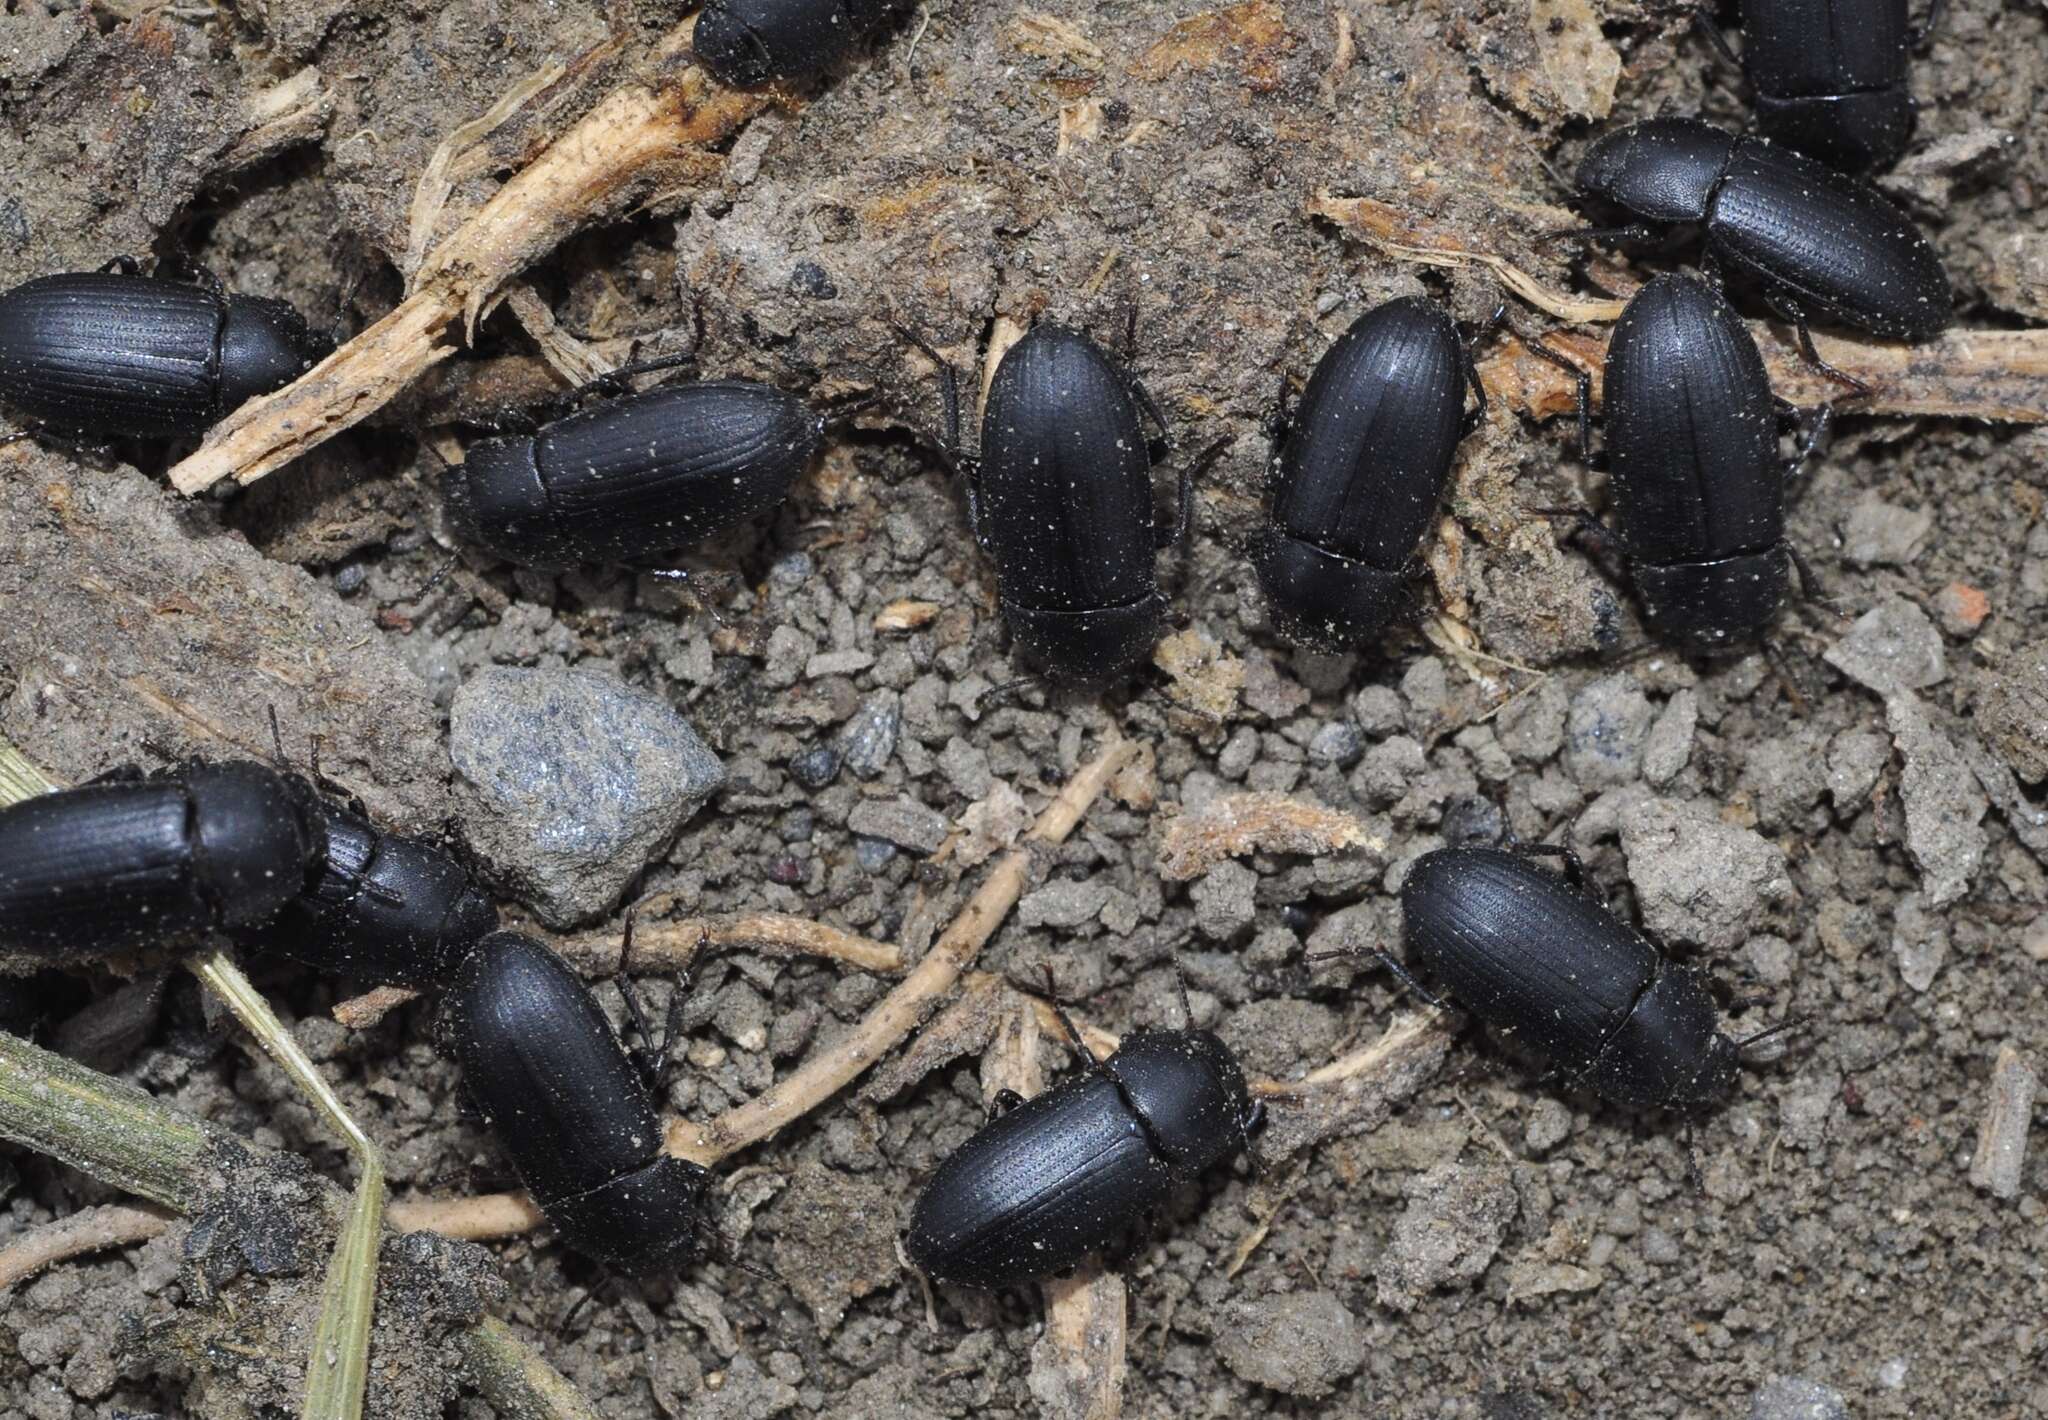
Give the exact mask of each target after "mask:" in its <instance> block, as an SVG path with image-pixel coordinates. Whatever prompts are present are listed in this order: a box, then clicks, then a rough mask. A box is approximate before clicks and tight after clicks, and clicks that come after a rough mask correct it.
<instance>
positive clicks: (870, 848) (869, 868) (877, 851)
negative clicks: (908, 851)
mask: <svg viewBox="0 0 2048 1420" xmlns="http://www.w3.org/2000/svg"><path fill="white" fill-rule="evenodd" d="M895 856H896V845H895V844H893V843H891V842H889V841H888V840H886V839H881V838H868V837H865V836H857V837H855V839H854V840H853V861H854V862H856V863H858V864H860V865H861V868H862V869H863V870H864V871H866V872H870V873H879V872H881V871H882V869H883V868H886V867H887V866H888V865H889V860H890V859H891V858H893V857H895Z"/></svg>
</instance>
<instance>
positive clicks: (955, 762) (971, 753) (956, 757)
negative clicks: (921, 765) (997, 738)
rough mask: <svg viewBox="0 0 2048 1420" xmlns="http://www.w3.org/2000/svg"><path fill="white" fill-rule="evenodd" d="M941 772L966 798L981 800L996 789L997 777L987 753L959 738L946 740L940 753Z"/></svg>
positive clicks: (953, 787) (960, 794) (955, 789)
mask: <svg viewBox="0 0 2048 1420" xmlns="http://www.w3.org/2000/svg"><path fill="white" fill-rule="evenodd" d="M939 772H940V773H941V774H943V775H945V776H946V782H947V783H948V784H949V785H951V786H952V789H953V792H954V793H956V794H958V795H959V796H960V797H961V798H963V799H969V800H972V799H979V798H982V797H983V796H984V795H986V794H987V793H988V791H989V790H990V789H992V788H994V787H995V782H996V780H995V775H994V774H992V773H990V772H989V767H988V751H986V750H984V749H982V748H981V747H980V746H978V745H973V744H969V743H968V742H967V741H966V740H963V739H961V738H960V737H959V736H958V735H955V736H953V738H951V739H949V740H947V741H946V747H945V748H944V749H942V750H940V751H939Z"/></svg>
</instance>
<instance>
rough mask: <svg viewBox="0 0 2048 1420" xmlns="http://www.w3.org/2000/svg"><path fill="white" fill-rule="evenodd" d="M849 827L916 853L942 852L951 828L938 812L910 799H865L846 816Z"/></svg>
mask: <svg viewBox="0 0 2048 1420" xmlns="http://www.w3.org/2000/svg"><path fill="white" fill-rule="evenodd" d="M846 826H847V827H848V828H850V829H852V830H853V831H854V832H855V833H858V834H860V835H862V836H863V837H866V838H879V839H881V840H882V841H883V842H885V843H893V844H895V845H896V846H897V847H898V848H908V849H909V850H910V851H911V852H913V853H922V854H926V855H930V854H933V853H936V852H938V851H939V845H940V844H941V843H944V842H945V841H946V834H947V832H948V831H949V830H950V829H951V827H952V824H951V822H950V821H949V820H948V819H947V818H946V816H945V815H944V814H942V813H940V812H939V811H938V810H937V809H930V808H926V807H925V806H924V805H923V804H920V803H919V802H918V801H917V800H915V799H913V798H910V797H909V796H908V795H904V796H901V797H899V798H894V799H862V800H861V801H860V802H859V803H858V804H855V805H854V806H853V812H852V813H850V814H848V815H847V816H846Z"/></svg>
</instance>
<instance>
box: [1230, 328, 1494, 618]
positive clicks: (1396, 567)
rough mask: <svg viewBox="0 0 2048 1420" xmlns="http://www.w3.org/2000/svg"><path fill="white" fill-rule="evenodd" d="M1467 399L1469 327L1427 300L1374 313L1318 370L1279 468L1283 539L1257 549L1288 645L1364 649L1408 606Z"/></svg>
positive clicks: (1277, 513) (1271, 536)
mask: <svg viewBox="0 0 2048 1420" xmlns="http://www.w3.org/2000/svg"><path fill="white" fill-rule="evenodd" d="M1465 392H1466V377H1465V355H1464V348H1463V346H1462V344H1461V343H1460V341H1459V339H1458V331H1457V327H1456V326H1454V325H1453V324H1452V323H1451V318H1450V316H1449V315H1448V314H1447V313H1446V312H1445V311H1444V309H1443V308H1442V307H1441V306H1439V305H1437V304H1436V303H1435V302H1433V301H1426V300H1422V299H1420V298H1418V297H1412V296H1411V297H1403V298H1402V299H1400V300H1395V301H1388V302H1387V303H1386V304H1384V305H1381V306H1378V307H1376V308H1374V309H1373V310H1370V311H1367V312H1366V313H1365V314H1364V315H1362V316H1360V317H1359V318H1358V319H1357V320H1356V321H1355V322H1353V323H1352V326H1351V328H1350V329H1349V330H1347V331H1345V332H1344V334H1343V335H1342V336H1341V337H1339V339H1338V340H1337V342H1336V344H1334V345H1332V346H1331V347H1330V348H1329V349H1328V350H1327V351H1325V352H1324V354H1323V358H1322V359H1321V360H1319V361H1317V362H1316V368H1315V371H1314V373H1313V374H1311V375H1310V376H1309V381H1308V387H1307V388H1306V389H1305V390H1303V392H1302V396H1301V400H1300V402H1299V403H1298V404H1297V405H1296V406H1295V408H1294V412H1293V417H1292V422H1291V427H1290V428H1289V430H1288V434H1287V438H1286V441H1285V442H1284V443H1283V444H1282V445H1281V447H1280V451H1279V454H1278V456H1277V457H1276V458H1275V460H1274V469H1273V474H1274V492H1273V520H1272V526H1271V527H1270V528H1269V529H1267V530H1266V532H1265V533H1264V534H1263V535H1262V536H1261V538H1260V539H1259V540H1258V541H1257V542H1256V543H1255V544H1254V546H1253V548H1252V561H1253V565H1254V566H1255V567H1256V568H1257V569H1258V573H1259V580H1260V582H1261V584H1262V585H1263V586H1264V588H1265V591H1266V598H1267V603H1268V607H1269V614H1270V616H1271V618H1272V621H1273V624H1274V626H1275V628H1276V629H1277V630H1279V631H1280V632H1281V634H1282V635H1284V636H1286V637H1288V638H1289V639H1290V640H1294V641H1299V642H1301V643H1303V644H1305V645H1309V646H1312V647H1314V648H1316V649H1319V650H1326V651H1341V650H1349V649H1354V648H1356V647H1357V646H1358V645H1359V644H1360V643H1361V642H1364V641H1366V640H1369V639H1371V638H1372V637H1374V636H1376V635H1378V634H1379V633H1380V632H1381V631H1382V630H1383V629H1384V628H1385V626H1386V624H1387V622H1388V621H1389V620H1390V619H1391V618H1392V617H1393V616H1394V614H1395V613H1396V612H1397V611H1398V610H1399V609H1400V608H1401V607H1403V606H1404V605H1405V604H1406V602H1407V598H1406V595H1405V587H1404V581H1405V579H1404V576H1403V573H1404V570H1405V569H1406V567H1407V566H1408V564H1409V563H1410V562H1411V561H1412V560H1413V559H1414V557H1415V553H1416V549H1417V547H1418V546H1419V545H1420V544H1421V542H1422V539H1423V537H1424V535H1425V534H1427V533H1428V531H1429V527H1430V524H1431V522H1432V521H1433V520H1434V518H1435V515H1436V509H1437V504H1438V503H1439V502H1440V501H1441V499H1442V497H1443V489H1444V484H1445V481H1446V480H1447V479H1449V477H1450V472H1451V461H1452V459H1453V458H1454V457H1455V456H1456V454H1457V451H1458V440H1459V438H1460V437H1461V436H1462V434H1463V429H1464V419H1465Z"/></svg>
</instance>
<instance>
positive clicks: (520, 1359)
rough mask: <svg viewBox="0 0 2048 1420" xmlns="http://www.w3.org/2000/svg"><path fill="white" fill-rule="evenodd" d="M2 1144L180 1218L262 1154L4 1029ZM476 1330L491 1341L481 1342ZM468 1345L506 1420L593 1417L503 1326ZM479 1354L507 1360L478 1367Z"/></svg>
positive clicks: (481, 1382) (489, 1396)
mask: <svg viewBox="0 0 2048 1420" xmlns="http://www.w3.org/2000/svg"><path fill="white" fill-rule="evenodd" d="M0 1138H5V1139H11V1140H13V1141H15V1142H16V1143H19V1144H24V1145H26V1146H27V1147H29V1148H31V1149H34V1150H35V1151H36V1152H37V1153H41V1154H48V1155H49V1156H50V1157H52V1158H54V1159H58V1160H60V1161H61V1162H63V1163H66V1164H69V1165H71V1166H72V1167H73V1168H75V1169H78V1170H80V1171H81V1172H83V1173H87V1174H90V1175H91V1176H92V1177H94V1178H96V1179H98V1180H100V1182H102V1183H106V1184H110V1185H112V1186H114V1187H116V1188H120V1189H124V1190H126V1191H127V1192H129V1193H135V1194H140V1195H141V1196H142V1197H144V1198H147V1199H150V1200H151V1201H153V1202H156V1203H160V1204H162V1205H163V1206H164V1207H166V1208H168V1209H171V1210H173V1211H174V1212H177V1213H181V1214H184V1213H192V1212H197V1211H200V1210H202V1209H204V1208H207V1207H210V1206H212V1205H213V1204H215V1203H217V1202H218V1201H219V1198H220V1191H219V1190H220V1172H221V1169H222V1167H223V1165H224V1164H225V1165H232V1164H233V1162H234V1161H236V1160H243V1161H247V1162H248V1163H249V1164H252V1165H254V1164H258V1163H260V1161H261V1159H262V1158H263V1154H264V1151H263V1150H260V1149H258V1148H256V1147H255V1146H254V1145H252V1144H250V1143H248V1142H247V1141H245V1140H243V1139H241V1138H240V1137H239V1136H237V1135H235V1134H232V1133H229V1132H228V1131H227V1130H224V1129H221V1128H219V1127H218V1126H216V1125H212V1124H207V1123H204V1122H202V1121H200V1120H197V1119H194V1118H192V1117H191V1116H190V1115H187V1114H185V1113H183V1112H182V1111H179V1110H177V1109H174V1108H172V1107H171V1106H170V1105H167V1104H164V1103H162V1102H160V1101H158V1100H156V1099H154V1098H152V1097H151V1096H149V1095H148V1094H146V1093H144V1092H143V1091H141V1090H138V1089H136V1088H135V1087H134V1086H132V1085H129V1084H126V1083H125V1082H123V1081H120V1080H116V1079H113V1078H112V1077H110V1076H107V1075H102V1074H100V1073H99V1072H98V1071H96V1070H88V1069H86V1068H85V1067H84V1066H83V1065H80V1064H77V1063H76V1062H74V1061H70V1060H66V1059H65V1058H64V1057H63V1056H61V1055H57V1054H54V1053H52V1052H50V1051H47V1050H44V1049H43V1048H41V1047H40V1046H36V1045H31V1044H29V1043H28V1042H27V1041H25V1040H22V1039H20V1038H18V1037H16V1036H12V1035H8V1034H7V1033H5V1032H4V1031H0ZM330 1186H331V1185H330ZM138 1226H139V1225H138ZM74 1255H75V1254H74ZM477 1332H483V1333H485V1335H484V1336H483V1337H481V1338H479V1337H477V1335H476V1333H477ZM462 1343H463V1345H464V1347H465V1349H466V1350H467V1352H468V1353H469V1355H470V1358H471V1361H472V1364H473V1366H474V1367H475V1369H474V1379H475V1381H476V1384H477V1388H478V1389H479V1391H481V1392H482V1394H483V1396H484V1398H485V1399H486V1400H488V1401H489V1402H490V1403H491V1404H492V1405H493V1406H494V1407H496V1409H497V1410H498V1413H499V1414H500V1415H501V1416H516V1417H518V1420H593V1412H592V1411H591V1409H590V1407H589V1406H588V1405H587V1404H584V1403H583V1402H582V1401H581V1399H580V1398H577V1397H575V1395H574V1392H573V1391H572V1390H571V1389H570V1388H569V1384H568V1382H567V1381H564V1380H563V1379H562V1378H561V1377H560V1376H559V1375H556V1374H554V1372H553V1371H552V1370H550V1369H549V1367H548V1364H547V1362H546V1361H544V1360H542V1359H541V1358H540V1356H539V1355H537V1354H536V1353H534V1352H533V1351H531V1350H529V1349H528V1348H527V1347H526V1346H524V1345H523V1344H522V1343H521V1342H520V1341H519V1340H518V1339H517V1338H516V1337H514V1336H513V1335H512V1334H511V1333H510V1332H508V1331H506V1330H505V1329H504V1327H503V1326H501V1325H500V1324H499V1323H497V1322H495V1321H490V1320H486V1321H484V1322H482V1323H480V1324H479V1325H478V1326H476V1327H473V1328H471V1329H470V1331H469V1332H467V1333H465V1334H464V1336H463V1337H462ZM480 1354H481V1355H484V1356H486V1357H496V1358H498V1360H499V1362H500V1363H499V1364H494V1365H489V1366H486V1365H481V1364H477V1363H476V1362H477V1357H478V1356H479V1355H480Z"/></svg>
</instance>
